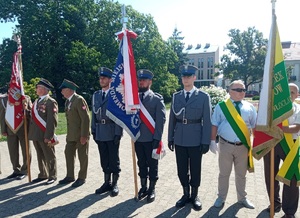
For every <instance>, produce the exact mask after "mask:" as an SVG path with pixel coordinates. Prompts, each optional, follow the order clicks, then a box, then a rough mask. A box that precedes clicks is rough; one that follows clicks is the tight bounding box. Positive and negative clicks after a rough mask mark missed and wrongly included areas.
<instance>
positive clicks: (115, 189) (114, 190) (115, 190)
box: [111, 173, 119, 197]
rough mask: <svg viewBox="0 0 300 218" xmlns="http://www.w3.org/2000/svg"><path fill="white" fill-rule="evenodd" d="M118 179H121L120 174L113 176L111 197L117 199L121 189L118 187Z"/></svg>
mask: <svg viewBox="0 0 300 218" xmlns="http://www.w3.org/2000/svg"><path fill="white" fill-rule="evenodd" d="M118 179H119V174H115V173H114V174H113V178H112V185H111V186H112V190H111V196H112V197H115V196H117V195H118V194H119V188H118V185H117V182H118Z"/></svg>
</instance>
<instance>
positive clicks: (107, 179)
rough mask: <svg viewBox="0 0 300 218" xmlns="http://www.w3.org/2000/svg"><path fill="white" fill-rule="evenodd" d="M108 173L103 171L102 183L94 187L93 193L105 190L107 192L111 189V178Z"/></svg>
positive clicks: (100, 192)
mask: <svg viewBox="0 0 300 218" xmlns="http://www.w3.org/2000/svg"><path fill="white" fill-rule="evenodd" d="M110 177H111V176H110V173H105V174H104V183H103V185H102V186H101V187H100V188H98V189H96V191H95V193H96V194H102V193H105V192H108V191H110V190H111V178H110Z"/></svg>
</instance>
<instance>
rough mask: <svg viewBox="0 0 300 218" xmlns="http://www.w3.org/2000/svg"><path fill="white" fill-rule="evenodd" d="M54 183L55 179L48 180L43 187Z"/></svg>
mask: <svg viewBox="0 0 300 218" xmlns="http://www.w3.org/2000/svg"><path fill="white" fill-rule="evenodd" d="M55 181H56V179H53V178H51V179H48V181H47V182H46V183H45V185H50V184H52V183H54V182H55Z"/></svg>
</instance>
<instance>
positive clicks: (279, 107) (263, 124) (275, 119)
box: [253, 15, 293, 160]
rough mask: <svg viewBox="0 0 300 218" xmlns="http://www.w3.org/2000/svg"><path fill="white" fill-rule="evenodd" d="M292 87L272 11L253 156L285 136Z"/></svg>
mask: <svg viewBox="0 0 300 218" xmlns="http://www.w3.org/2000/svg"><path fill="white" fill-rule="evenodd" d="M289 90H290V89H289V86H288V78H287V74H286V68H285V64H284V59H283V54H282V47H281V42H280V38H279V32H278V27H277V23H276V16H275V15H273V21H272V26H271V31H270V37H269V42H268V50H267V56H266V59H265V67H264V76H263V84H262V91H261V94H260V104H259V107H258V115H257V121H256V127H255V132H254V140H253V157H255V158H256V159H258V160H259V159H260V158H261V157H263V156H264V155H265V154H267V153H268V152H269V151H270V150H271V149H272V148H273V147H274V146H275V145H276V144H278V143H279V142H280V141H281V139H282V138H283V136H284V135H283V132H282V129H281V126H282V122H283V121H284V120H285V119H287V118H288V117H289V116H291V115H292V114H293V110H292V102H291V96H290V92H289Z"/></svg>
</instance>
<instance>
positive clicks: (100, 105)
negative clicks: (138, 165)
mask: <svg viewBox="0 0 300 218" xmlns="http://www.w3.org/2000/svg"><path fill="white" fill-rule="evenodd" d="M111 77H112V71H111V70H110V69H108V68H106V67H101V68H100V69H99V83H100V86H101V88H102V89H101V90H98V91H96V92H95V93H94V95H93V102H92V107H93V110H92V123H91V124H92V128H91V129H92V134H93V138H94V140H95V142H96V143H97V145H98V150H99V154H100V163H101V167H102V170H103V172H104V183H103V185H102V186H101V187H100V188H98V189H96V191H95V193H96V194H102V193H105V192H107V191H111V196H112V197H114V196H117V195H118V194H119V189H118V186H117V181H118V178H119V173H120V171H121V168H120V158H119V145H120V140H121V136H122V133H123V129H122V128H121V127H120V126H119V125H117V124H116V123H114V122H113V121H112V120H111V119H109V118H108V117H107V116H106V108H107V102H108V97H109V96H108V95H109V88H110V84H111V81H112V79H111ZM111 177H112V181H111Z"/></svg>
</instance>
